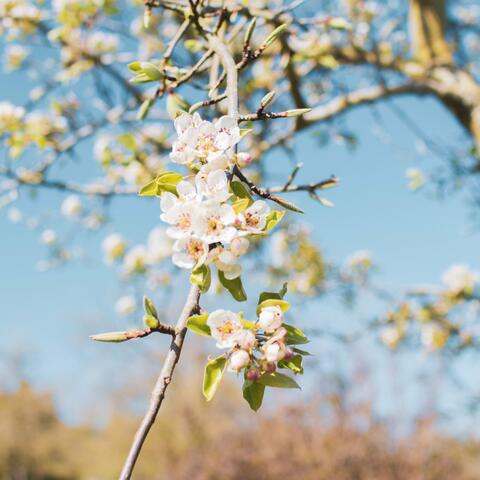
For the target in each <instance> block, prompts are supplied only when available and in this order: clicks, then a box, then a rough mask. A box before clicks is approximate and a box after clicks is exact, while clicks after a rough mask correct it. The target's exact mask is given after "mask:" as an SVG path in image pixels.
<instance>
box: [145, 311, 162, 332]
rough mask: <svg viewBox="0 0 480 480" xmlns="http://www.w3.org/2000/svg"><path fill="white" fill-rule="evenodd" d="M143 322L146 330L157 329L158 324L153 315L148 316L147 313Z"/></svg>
mask: <svg viewBox="0 0 480 480" xmlns="http://www.w3.org/2000/svg"><path fill="white" fill-rule="evenodd" d="M143 322H144V323H145V325H146V326H147V327H148V328H157V327H158V325H159V324H160V322H159V321H158V318H157V317H154V316H153V315H150V314H148V313H147V314H146V315H144V317H143Z"/></svg>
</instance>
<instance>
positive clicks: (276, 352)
mask: <svg viewBox="0 0 480 480" xmlns="http://www.w3.org/2000/svg"><path fill="white" fill-rule="evenodd" d="M262 348H263V352H264V354H265V359H266V360H267V362H278V361H280V360H282V359H283V358H284V357H285V354H286V347H285V344H284V343H283V342H278V341H277V342H270V341H268V342H267V343H265V345H264V346H263V347H262Z"/></svg>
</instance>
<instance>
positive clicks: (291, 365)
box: [278, 355, 303, 375]
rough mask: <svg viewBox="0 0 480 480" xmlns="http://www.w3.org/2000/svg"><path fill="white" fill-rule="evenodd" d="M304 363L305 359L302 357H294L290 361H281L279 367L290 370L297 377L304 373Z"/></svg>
mask: <svg viewBox="0 0 480 480" xmlns="http://www.w3.org/2000/svg"><path fill="white" fill-rule="evenodd" d="M302 363H303V357H302V356H301V355H294V356H293V357H292V358H290V359H289V360H280V362H278V367H279V368H288V369H289V370H291V371H292V372H293V373H294V374H295V375H300V374H302V373H303V366H302Z"/></svg>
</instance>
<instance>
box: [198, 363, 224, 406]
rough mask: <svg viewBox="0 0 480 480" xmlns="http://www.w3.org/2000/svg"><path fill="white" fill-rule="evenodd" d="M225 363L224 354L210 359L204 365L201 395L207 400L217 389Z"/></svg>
mask: <svg viewBox="0 0 480 480" xmlns="http://www.w3.org/2000/svg"><path fill="white" fill-rule="evenodd" d="M226 365H227V359H226V357H225V356H224V355H222V356H220V357H217V358H215V359H213V360H210V361H209V362H208V363H207V365H206V367H205V375H204V377H203V395H204V396H205V398H206V399H207V402H209V401H210V400H211V399H212V398H213V397H214V396H215V392H216V391H217V388H218V386H219V385H220V381H221V380H222V376H223V372H224V371H225V367H226Z"/></svg>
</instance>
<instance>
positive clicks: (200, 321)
mask: <svg viewBox="0 0 480 480" xmlns="http://www.w3.org/2000/svg"><path fill="white" fill-rule="evenodd" d="M207 320H208V313H204V314H203V315H192V316H191V317H190V318H189V319H188V320H187V328H189V329H190V330H192V332H195V333H198V334H199V335H204V336H206V337H210V336H211V335H212V332H210V327H209V326H208V325H207Z"/></svg>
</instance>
